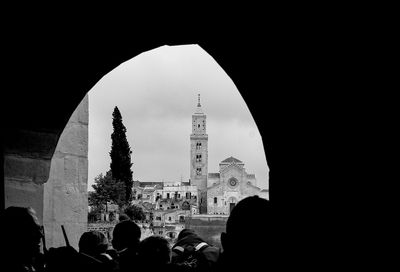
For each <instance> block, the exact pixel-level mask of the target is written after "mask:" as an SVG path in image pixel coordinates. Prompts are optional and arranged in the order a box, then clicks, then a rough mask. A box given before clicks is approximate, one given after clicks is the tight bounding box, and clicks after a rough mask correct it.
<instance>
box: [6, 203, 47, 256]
mask: <svg viewBox="0 0 400 272" xmlns="http://www.w3.org/2000/svg"><path fill="white" fill-rule="evenodd" d="M0 218H1V219H0V222H1V233H2V242H3V248H4V249H6V251H9V252H12V254H15V255H18V256H16V257H17V259H19V260H21V261H23V262H29V261H30V260H31V259H32V258H33V257H34V256H36V255H37V254H38V253H40V241H41V238H42V232H41V229H40V225H39V221H38V219H37V217H36V213H35V211H34V210H33V209H32V208H24V207H8V208H7V209H5V210H4V211H2V213H1V216H0Z"/></svg>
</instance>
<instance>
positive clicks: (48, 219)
mask: <svg viewBox="0 0 400 272" xmlns="http://www.w3.org/2000/svg"><path fill="white" fill-rule="evenodd" d="M49 114H51V113H49ZM88 122H89V112H88V95H86V96H85V98H84V99H83V100H82V102H81V103H80V104H79V106H78V107H77V108H76V110H75V111H74V113H73V114H72V116H71V118H70V119H69V121H68V123H67V125H66V127H65V129H64V131H63V133H62V134H61V136H60V139H59V141H58V144H57V147H56V150H55V152H54V156H53V158H52V161H51V168H50V174H49V179H48V181H47V183H45V184H44V192H43V200H42V201H43V224H44V227H45V234H46V243H47V247H59V246H64V245H65V242H64V237H63V235H62V231H61V225H64V227H65V230H66V233H67V235H68V238H69V242H70V244H71V245H72V246H73V247H75V248H76V249H78V241H79V238H80V236H81V235H82V233H83V232H85V231H86V230H87V213H88V200H87V180H88Z"/></svg>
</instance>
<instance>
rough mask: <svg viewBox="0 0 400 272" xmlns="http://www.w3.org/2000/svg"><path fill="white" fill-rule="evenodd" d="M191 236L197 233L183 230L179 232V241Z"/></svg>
mask: <svg viewBox="0 0 400 272" xmlns="http://www.w3.org/2000/svg"><path fill="white" fill-rule="evenodd" d="M189 235H196V233H195V231H194V230H192V229H183V230H181V232H179V235H178V239H177V240H178V241H179V240H181V239H183V238H185V237H187V236H189Z"/></svg>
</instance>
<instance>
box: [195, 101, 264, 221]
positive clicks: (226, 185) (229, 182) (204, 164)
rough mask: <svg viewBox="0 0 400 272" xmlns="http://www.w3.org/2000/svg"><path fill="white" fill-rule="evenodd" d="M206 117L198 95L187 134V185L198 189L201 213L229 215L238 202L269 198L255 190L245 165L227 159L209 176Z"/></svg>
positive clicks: (238, 161) (198, 202)
mask: <svg viewBox="0 0 400 272" xmlns="http://www.w3.org/2000/svg"><path fill="white" fill-rule="evenodd" d="M206 120H207V116H206V115H205V114H204V112H203V110H202V108H201V104H200V95H199V97H198V103H197V108H196V111H195V113H194V114H193V115H192V134H191V135H190V183H191V184H192V185H195V186H197V190H198V200H197V206H198V207H199V208H198V212H199V213H200V214H229V212H230V210H231V209H232V208H233V207H234V206H235V204H236V203H237V202H238V201H240V200H241V199H243V198H245V197H248V196H253V195H259V196H260V197H265V198H268V190H263V191H262V190H261V189H260V188H259V187H257V186H256V185H255V184H256V177H255V175H254V174H248V173H247V172H246V170H245V168H244V163H243V162H242V161H240V160H238V159H236V158H234V157H229V158H227V159H225V160H223V161H222V162H221V163H220V164H219V173H208V134H207V133H206V132H207V131H206V125H207V122H206Z"/></svg>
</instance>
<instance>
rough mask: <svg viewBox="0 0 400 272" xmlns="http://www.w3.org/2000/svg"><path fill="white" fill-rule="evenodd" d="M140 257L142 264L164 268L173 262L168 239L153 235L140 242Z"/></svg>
mask: <svg viewBox="0 0 400 272" xmlns="http://www.w3.org/2000/svg"><path fill="white" fill-rule="evenodd" d="M138 257H139V259H140V260H141V262H142V263H144V264H145V265H146V264H151V265H152V266H163V265H166V264H168V263H170V261H171V248H170V245H169V242H168V240H167V239H165V238H164V237H162V236H157V235H153V236H150V237H147V238H146V239H144V240H143V241H141V242H140V245H139V250H138Z"/></svg>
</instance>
